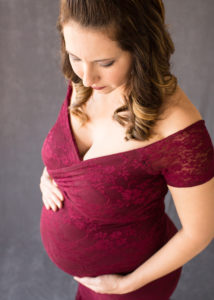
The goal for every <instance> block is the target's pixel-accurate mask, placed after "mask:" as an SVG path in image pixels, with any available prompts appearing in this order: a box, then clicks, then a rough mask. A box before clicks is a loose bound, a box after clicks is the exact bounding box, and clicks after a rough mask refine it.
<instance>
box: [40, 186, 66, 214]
mask: <svg viewBox="0 0 214 300" xmlns="http://www.w3.org/2000/svg"><path fill="white" fill-rule="evenodd" d="M43 199H44V200H46V203H47V204H48V205H49V206H50V207H51V208H52V209H53V210H54V211H56V210H57V207H58V208H62V201H60V200H59V198H58V197H57V196H56V195H55V194H54V192H52V190H51V189H50V186H47V185H46V186H45V185H44V186H43ZM44 200H43V201H44Z"/></svg>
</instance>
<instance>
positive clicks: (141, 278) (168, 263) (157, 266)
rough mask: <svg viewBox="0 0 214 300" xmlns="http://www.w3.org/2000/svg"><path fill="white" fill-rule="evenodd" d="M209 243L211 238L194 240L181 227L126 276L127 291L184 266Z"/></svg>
mask: <svg viewBox="0 0 214 300" xmlns="http://www.w3.org/2000/svg"><path fill="white" fill-rule="evenodd" d="M209 243H210V240H209V241H198V240H194V239H192V238H190V237H189V236H188V235H187V234H186V233H185V232H184V230H183V229H181V230H180V231H178V232H177V233H176V234H175V235H174V236H173V237H172V238H171V239H170V240H169V241H168V242H167V243H166V244H165V245H164V246H163V247H162V248H161V249H160V250H158V251H157V252H156V253H155V254H154V255H153V256H151V257H150V258H149V259H148V260H147V261H145V262H144V263H143V264H142V265H140V266H139V267H138V268H137V269H136V270H134V271H133V272H132V273H130V274H128V275H126V276H125V278H124V286H125V287H126V288H127V289H128V291H127V293H128V292H131V291H134V290H137V289H138V288H140V287H142V286H144V285H146V284H148V283H149V282H151V281H153V280H156V279H158V278H160V277H163V276H164V275H166V274H168V273H170V272H172V271H174V270H176V269H178V268H179V267H181V266H183V265H184V264H185V263H187V262H188V261H189V260H191V259H192V258H193V257H194V256H196V255H197V254H198V253H200V252H201V251H202V250H203V249H205V248H206V247H207V245H208V244H209Z"/></svg>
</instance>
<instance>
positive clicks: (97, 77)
mask: <svg viewBox="0 0 214 300" xmlns="http://www.w3.org/2000/svg"><path fill="white" fill-rule="evenodd" d="M63 34H64V39H65V46H66V51H67V53H68V54H69V59H70V63H71V66H72V69H73V71H74V72H75V73H76V74H77V76H78V77H80V78H81V79H82V81H83V85H84V86H86V87H92V88H103V89H100V90H97V92H98V93H102V94H108V93H111V92H112V91H114V90H121V91H122V90H123V87H124V85H125V83H126V81H127V78H128V75H129V72H130V69H131V64H132V56H131V54H130V53H129V52H127V51H123V50H122V49H120V48H119V46H118V44H117V42H115V41H112V40H111V39H110V38H109V37H108V36H107V35H106V34H104V33H103V32H102V31H98V30H93V29H88V28H84V27H82V26H81V25H79V24H78V23H76V22H73V21H70V22H68V23H66V24H65V25H64V27H63Z"/></svg>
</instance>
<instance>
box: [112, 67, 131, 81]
mask: <svg viewBox="0 0 214 300" xmlns="http://www.w3.org/2000/svg"><path fill="white" fill-rule="evenodd" d="M121 70H122V72H121ZM128 74H129V72H128V70H124V69H123V68H119V69H117V70H115V71H113V72H111V73H110V74H108V79H109V80H110V81H111V82H112V83H114V84H115V85H121V84H123V83H124V82H125V81H126V79H127V77H128Z"/></svg>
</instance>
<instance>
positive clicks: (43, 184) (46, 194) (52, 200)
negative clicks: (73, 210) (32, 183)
mask: <svg viewBox="0 0 214 300" xmlns="http://www.w3.org/2000/svg"><path fill="white" fill-rule="evenodd" d="M40 190H41V192H42V200H43V202H44V205H45V207H46V208H47V209H50V208H51V209H52V210H54V211H57V208H62V201H63V200H64V197H63V194H62V193H61V191H60V190H59V188H58V187H57V184H56V182H55V181H54V180H53V179H52V178H51V177H50V175H49V174H48V172H47V169H46V167H45V168H44V170H43V174H42V176H41V179H40Z"/></svg>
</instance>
